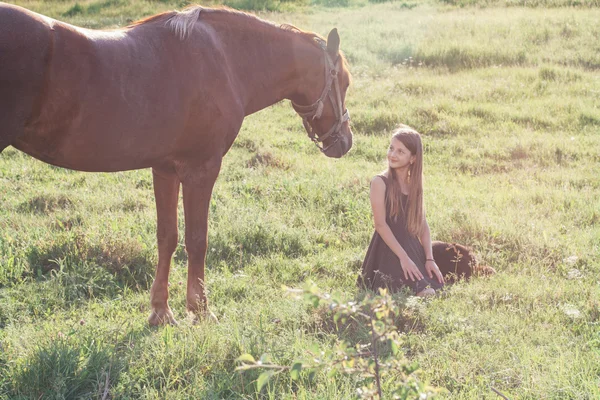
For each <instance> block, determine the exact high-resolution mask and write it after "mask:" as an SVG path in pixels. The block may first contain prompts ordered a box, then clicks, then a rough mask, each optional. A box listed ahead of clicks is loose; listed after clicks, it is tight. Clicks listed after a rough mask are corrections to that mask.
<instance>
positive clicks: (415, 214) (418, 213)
mask: <svg viewBox="0 0 600 400" xmlns="http://www.w3.org/2000/svg"><path fill="white" fill-rule="evenodd" d="M391 139H392V140H393V139H397V140H399V141H400V142H402V144H404V146H406V148H407V149H408V150H409V151H410V152H411V154H412V155H414V156H415V162H414V163H412V164H411V165H410V167H409V170H408V182H409V191H408V202H407V206H406V209H404V207H403V205H402V198H401V195H402V189H401V188H400V184H399V183H398V180H397V177H396V173H395V172H394V170H393V169H392V168H390V167H389V166H388V170H387V172H388V176H389V177H390V179H388V181H389V183H388V186H389V187H388V190H387V198H386V202H387V203H388V204H389V205H390V218H393V219H396V218H398V216H399V215H400V214H402V216H404V218H406V226H407V229H408V232H409V233H410V234H412V235H414V236H419V235H420V234H421V232H422V231H423V220H424V218H423V215H424V213H425V206H424V204H423V144H422V143H421V135H420V134H419V132H417V131H415V130H414V129H412V128H411V127H409V126H406V125H400V126H399V127H398V128H397V129H396V130H395V131H394V132H393V134H392V138H391Z"/></svg>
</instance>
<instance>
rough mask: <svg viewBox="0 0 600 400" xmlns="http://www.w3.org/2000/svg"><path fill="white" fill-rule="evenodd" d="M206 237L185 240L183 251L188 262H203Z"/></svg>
mask: <svg viewBox="0 0 600 400" xmlns="http://www.w3.org/2000/svg"><path fill="white" fill-rule="evenodd" d="M206 247H207V244H206V239H200V240H187V239H186V241H185V251H186V252H187V255H188V260H190V262H192V263H194V262H204V258H205V257H206Z"/></svg>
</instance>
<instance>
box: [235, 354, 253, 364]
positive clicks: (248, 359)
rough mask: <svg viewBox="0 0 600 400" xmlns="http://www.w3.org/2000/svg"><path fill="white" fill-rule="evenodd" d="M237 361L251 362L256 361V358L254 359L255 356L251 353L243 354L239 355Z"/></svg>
mask: <svg viewBox="0 0 600 400" xmlns="http://www.w3.org/2000/svg"><path fill="white" fill-rule="evenodd" d="M235 361H238V362H249V363H255V362H256V360H254V357H252V355H251V354H247V353H246V354H242V355H241V356H239V357H238V358H237V359H236V360H235Z"/></svg>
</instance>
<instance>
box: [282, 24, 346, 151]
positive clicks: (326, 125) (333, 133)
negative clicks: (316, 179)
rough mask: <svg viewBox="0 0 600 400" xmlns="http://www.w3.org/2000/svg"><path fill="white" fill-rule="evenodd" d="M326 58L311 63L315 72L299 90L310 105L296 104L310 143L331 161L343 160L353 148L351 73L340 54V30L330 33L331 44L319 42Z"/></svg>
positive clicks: (329, 41) (311, 69)
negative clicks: (349, 97)
mask: <svg viewBox="0 0 600 400" xmlns="http://www.w3.org/2000/svg"><path fill="white" fill-rule="evenodd" d="M318 44H319V46H320V47H321V49H322V52H321V54H322V57H318V58H317V60H318V61H314V60H311V61H310V62H312V63H313V66H312V68H310V69H309V70H310V71H311V72H312V71H317V72H316V73H311V74H310V75H311V77H310V78H309V79H307V84H306V85H303V87H302V88H300V89H299V91H300V93H298V98H301V99H302V100H303V101H305V102H311V103H310V104H309V105H303V104H304V102H302V103H301V104H299V103H297V102H294V101H292V105H293V107H294V109H295V110H296V112H297V113H298V114H299V115H300V116H301V117H302V122H303V123H304V128H305V129H306V132H307V133H308V136H309V137H310V139H311V140H312V141H313V142H314V143H315V144H316V145H317V147H319V149H320V150H321V151H322V152H323V154H325V155H326V156H328V157H334V158H339V157H341V156H343V155H344V154H346V153H347V152H348V150H350V148H351V147H352V130H351V129H350V125H349V121H350V114H349V112H348V109H347V108H346V104H345V100H346V91H347V90H348V87H349V86H350V72H349V71H348V68H347V66H346V63H345V59H344V57H343V56H342V55H341V54H340V37H339V35H338V32H337V29H336V28H334V29H332V30H331V32H329V35H328V37H327V42H325V41H324V40H319V41H318Z"/></svg>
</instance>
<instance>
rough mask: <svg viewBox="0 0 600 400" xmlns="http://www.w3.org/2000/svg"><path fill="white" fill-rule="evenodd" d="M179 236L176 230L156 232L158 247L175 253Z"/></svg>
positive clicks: (160, 249)
mask: <svg viewBox="0 0 600 400" xmlns="http://www.w3.org/2000/svg"><path fill="white" fill-rule="evenodd" d="M178 240H179V238H178V235H177V232H170V233H163V234H161V233H159V234H158V249H159V251H163V252H165V253H168V254H173V253H175V250H176V249H177V242H178Z"/></svg>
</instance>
